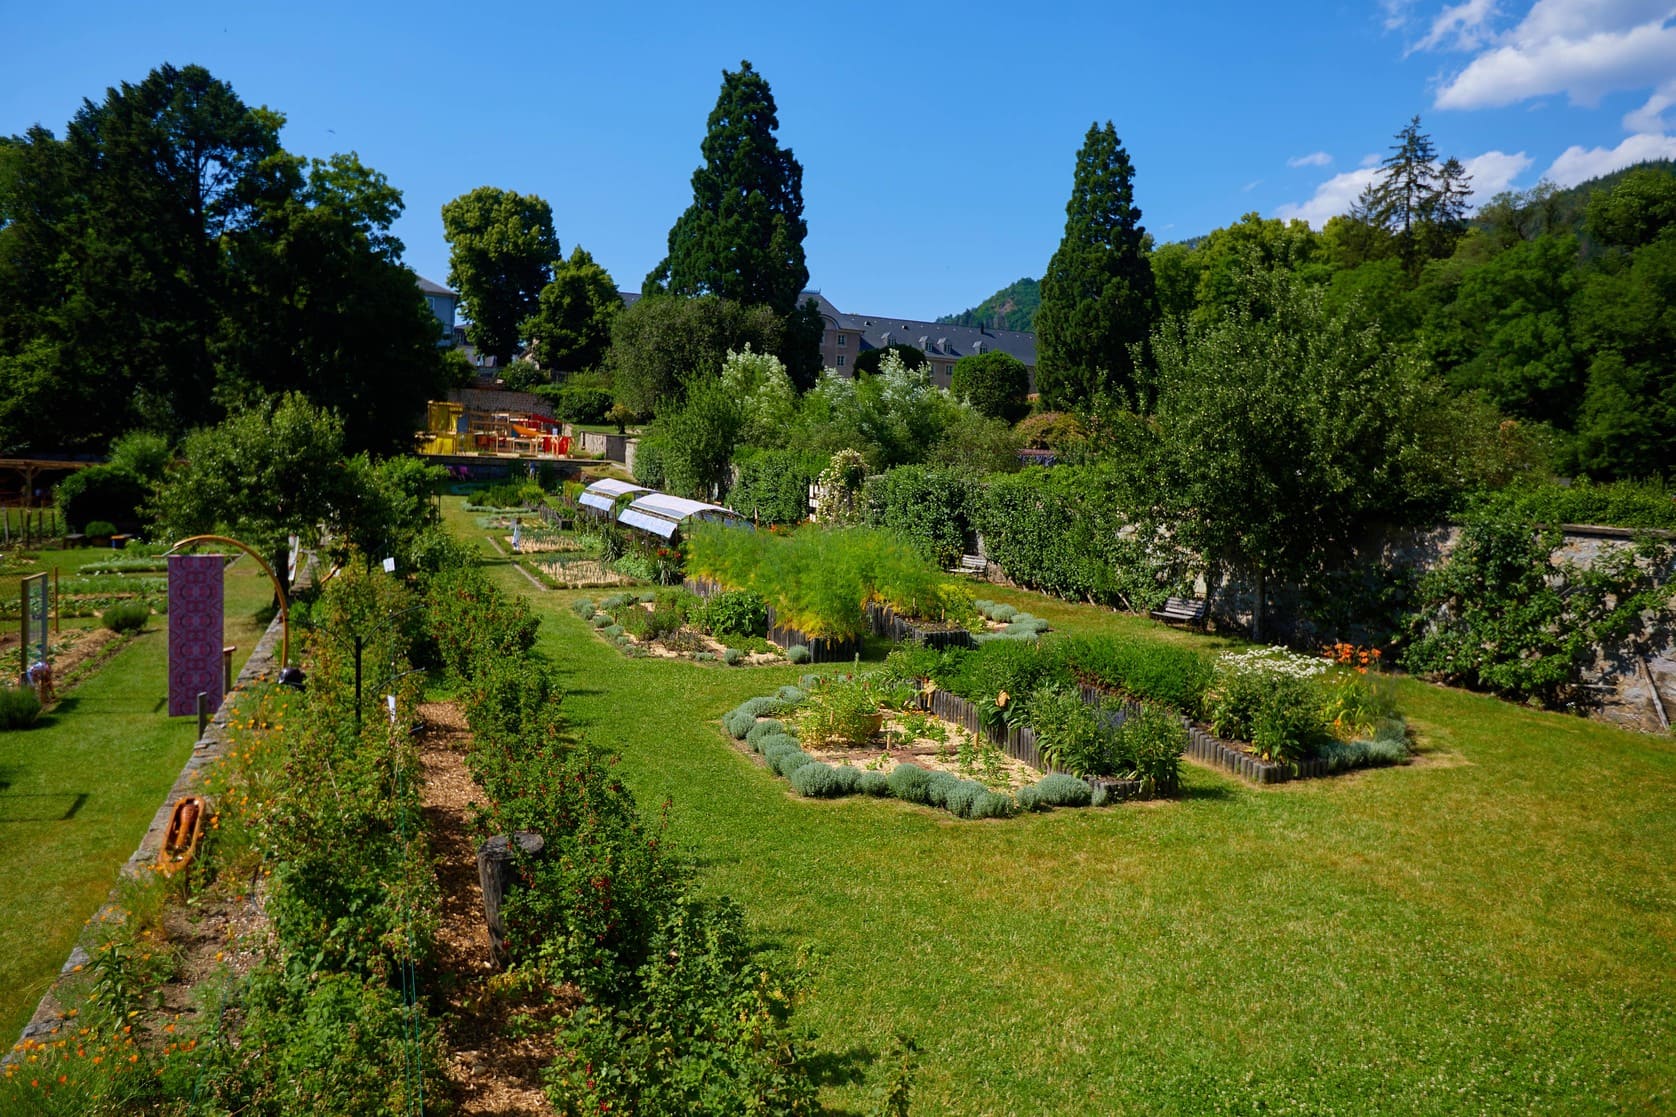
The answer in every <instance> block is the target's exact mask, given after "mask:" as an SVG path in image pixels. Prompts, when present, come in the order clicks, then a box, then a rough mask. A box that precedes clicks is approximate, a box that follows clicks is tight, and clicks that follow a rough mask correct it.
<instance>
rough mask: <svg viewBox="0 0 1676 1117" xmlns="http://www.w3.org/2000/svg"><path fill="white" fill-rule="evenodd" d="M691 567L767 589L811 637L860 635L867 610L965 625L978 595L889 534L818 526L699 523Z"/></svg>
mask: <svg viewBox="0 0 1676 1117" xmlns="http://www.w3.org/2000/svg"><path fill="white" fill-rule="evenodd" d="M687 569H688V572H689V573H691V574H693V575H695V576H697V577H702V578H709V579H712V580H714V581H716V582H719V583H720V584H722V585H723V586H726V587H728V588H730V589H736V590H740V589H748V590H752V591H755V592H757V593H759V594H761V595H762V596H763V597H764V598H765V599H766V600H767V601H768V602H769V603H770V604H771V605H772V606H773V609H774V613H775V617H776V618H777V620H778V621H779V622H780V623H782V624H785V625H788V626H790V627H792V628H796V629H798V630H800V631H802V632H806V633H808V634H810V635H811V636H823V637H833V638H837V639H848V638H856V637H860V636H862V635H864V634H865V633H866V631H867V628H868V622H867V617H866V614H865V612H864V609H863V607H864V606H865V605H866V604H867V603H868V602H872V601H877V602H881V603H883V604H885V605H887V606H889V607H890V608H891V609H893V610H895V612H896V613H898V614H899V615H901V616H903V617H913V618H920V619H925V620H930V621H947V622H951V623H960V624H964V623H966V622H967V621H968V620H969V619H970V618H972V617H973V616H975V614H974V613H973V611H972V606H971V596H970V594H969V593H968V592H967V590H966V588H965V587H964V586H961V585H958V584H957V583H955V582H953V581H951V579H950V578H949V577H948V575H946V574H945V573H944V572H943V571H942V570H941V569H940V568H939V567H937V566H936V565H935V564H933V563H931V562H928V561H927V560H926V559H925V558H924V557H922V556H921V555H919V554H917V553H916V552H915V551H914V550H913V549H912V548H911V547H909V546H908V544H906V543H904V542H903V541H902V540H900V539H898V538H897V537H895V536H894V535H892V534H890V533H889V532H884V531H880V530H877V529H874V528H861V527H847V528H828V527H823V526H818V525H811V526H805V527H802V528H799V529H798V530H796V531H794V532H792V533H791V534H789V535H779V534H774V533H770V532H751V531H735V530H732V529H729V528H725V527H720V526H717V525H708V524H706V525H699V526H698V527H695V528H694V529H693V531H692V533H691V534H690V536H689V537H688V539H687Z"/></svg>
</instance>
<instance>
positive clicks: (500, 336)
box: [442, 186, 559, 365]
mask: <svg viewBox="0 0 1676 1117" xmlns="http://www.w3.org/2000/svg"><path fill="white" fill-rule="evenodd" d="M442 234H443V236H444V237H446V238H447V240H448V282H449V284H450V285H451V286H452V287H453V288H454V289H455V290H456V291H458V292H459V293H460V306H461V309H462V310H464V311H465V314H466V317H467V318H469V319H470V320H471V321H470V323H469V324H468V325H467V326H466V338H467V340H469V341H470V342H471V343H472V344H473V345H475V346H476V347H477V349H478V351H479V352H480V353H482V354H484V355H485V356H490V357H494V358H495V360H496V362H497V363H499V364H503V365H504V364H505V363H506V362H507V361H509V360H511V359H512V355H513V354H514V353H516V352H517V351H518V343H519V341H521V340H522V338H521V336H520V328H521V327H522V326H523V324H524V322H525V320H527V319H528V318H529V317H530V316H531V315H532V314H534V313H535V311H536V309H537V300H539V299H540V297H541V291H542V288H544V287H546V286H547V282H548V280H550V279H551V278H552V275H553V261H554V260H556V259H558V258H559V238H558V235H557V234H555V233H554V232H553V209H552V207H551V206H549V205H548V204H547V202H546V201H545V200H544V199H542V198H539V197H537V196H536V195H534V194H519V193H517V192H516V191H513V190H501V189H499V188H497V187H494V186H479V187H478V188H477V189H475V190H473V191H471V192H470V193H469V194H462V195H460V196H459V197H458V198H455V199H454V200H453V201H451V202H448V203H446V204H444V205H443V207H442Z"/></svg>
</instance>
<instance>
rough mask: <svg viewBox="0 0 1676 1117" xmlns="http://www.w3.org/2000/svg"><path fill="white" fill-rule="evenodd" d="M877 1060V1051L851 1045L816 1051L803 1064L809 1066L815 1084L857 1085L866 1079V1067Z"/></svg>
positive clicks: (810, 1075) (833, 1111) (810, 1076)
mask: <svg viewBox="0 0 1676 1117" xmlns="http://www.w3.org/2000/svg"><path fill="white" fill-rule="evenodd" d="M878 1061H879V1054H878V1052H876V1051H874V1050H872V1049H871V1048H868V1047H852V1048H850V1049H849V1050H848V1051H820V1052H817V1053H816V1054H814V1055H811V1056H810V1057H809V1058H808V1059H807V1060H806V1061H805V1065H806V1066H807V1067H808V1068H809V1078H810V1080H811V1081H813V1082H814V1084H815V1085H817V1086H859V1085H861V1084H862V1083H863V1082H866V1081H867V1071H868V1069H869V1068H870V1067H872V1066H873V1065H874V1064H876V1063H877V1062H878ZM826 1112H828V1113H844V1112H848V1111H847V1110H827V1111H826Z"/></svg>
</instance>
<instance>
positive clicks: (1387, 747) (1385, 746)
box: [1316, 718, 1409, 772]
mask: <svg viewBox="0 0 1676 1117" xmlns="http://www.w3.org/2000/svg"><path fill="white" fill-rule="evenodd" d="M1316 755H1317V756H1319V757H1320V758H1321V759H1322V760H1325V761H1326V762H1327V767H1328V769H1329V770H1331V771H1334V772H1339V771H1343V770H1344V769H1346V768H1364V767H1369V766H1372V765H1375V764H1401V763H1403V762H1404V761H1406V760H1408V758H1409V748H1408V733H1407V727H1406V726H1405V725H1404V724H1403V721H1402V719H1401V718H1391V719H1388V720H1386V721H1384V722H1382V723H1380V724H1379V725H1378V726H1377V727H1376V728H1375V730H1374V732H1373V735H1372V736H1370V737H1367V738H1363V739H1358V740H1354V741H1335V740H1329V741H1327V742H1325V743H1324V744H1322V745H1321V747H1320V748H1319V749H1318V750H1317V752H1316Z"/></svg>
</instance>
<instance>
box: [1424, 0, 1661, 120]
mask: <svg viewBox="0 0 1676 1117" xmlns="http://www.w3.org/2000/svg"><path fill="white" fill-rule="evenodd" d="M1479 3H1480V0H1465V2H1464V3H1463V4H1461V5H1458V7H1457V8H1451V9H1448V10H1447V11H1445V12H1444V13H1443V15H1441V16H1439V17H1438V22H1437V23H1434V25H1433V34H1432V35H1428V36H1427V38H1426V39H1425V40H1423V41H1422V43H1421V45H1422V46H1427V45H1428V44H1429V45H1443V44H1444V43H1445V42H1446V41H1449V40H1453V41H1455V42H1461V43H1464V39H1465V38H1466V37H1467V36H1468V35H1473V36H1480V37H1481V38H1480V39H1479V41H1478V42H1475V43H1474V46H1477V45H1484V46H1487V47H1489V49H1486V50H1485V51H1484V52H1483V53H1481V54H1479V55H1478V56H1477V57H1476V58H1474V59H1473V60H1472V61H1471V62H1469V63H1468V64H1467V65H1466V68H1465V69H1463V70H1461V72H1460V73H1458V74H1456V75H1454V76H1453V77H1452V78H1450V79H1448V80H1447V81H1446V82H1445V83H1444V84H1443V86H1442V87H1441V88H1440V89H1439V90H1438V94H1437V99H1436V104H1437V107H1438V108H1443V109H1481V108H1494V107H1500V106H1503V105H1511V104H1514V103H1515V102H1518V101H1523V100H1527V99H1529V98H1532V97H1540V96H1543V95H1545V94H1550V93H1564V94H1566V95H1567V96H1569V97H1570V98H1571V100H1572V101H1573V102H1574V103H1577V104H1585V105H1592V104H1595V103H1597V102H1598V101H1599V100H1600V98H1601V97H1602V96H1603V95H1605V94H1607V93H1611V92H1614V91H1618V90H1626V89H1643V88H1647V87H1649V86H1654V87H1656V86H1662V85H1664V84H1665V83H1666V82H1670V81H1676V26H1667V24H1669V22H1670V20H1671V19H1672V17H1676V4H1672V3H1671V2H1670V0H1537V3H1535V4H1534V5H1532V7H1531V9H1530V11H1529V12H1528V13H1526V15H1525V18H1524V19H1523V20H1521V21H1520V22H1519V23H1518V25H1516V26H1515V27H1513V28H1512V29H1511V30H1509V31H1507V32H1506V33H1505V34H1502V35H1499V36H1495V37H1493V38H1490V37H1488V36H1487V22H1486V21H1487V19H1488V14H1486V16H1485V18H1484V20H1482V21H1480V22H1479V23H1477V24H1473V23H1470V22H1469V16H1470V15H1471V14H1472V13H1471V12H1462V14H1461V15H1460V17H1459V18H1458V19H1457V20H1456V21H1455V22H1446V21H1448V20H1450V18H1451V14H1452V13H1455V12H1457V11H1460V10H1461V9H1470V8H1473V7H1474V6H1475V5H1478V4H1479ZM1484 6H1485V7H1486V8H1487V7H1488V5H1487V4H1486V5H1484ZM1659 111H1662V110H1659Z"/></svg>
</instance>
